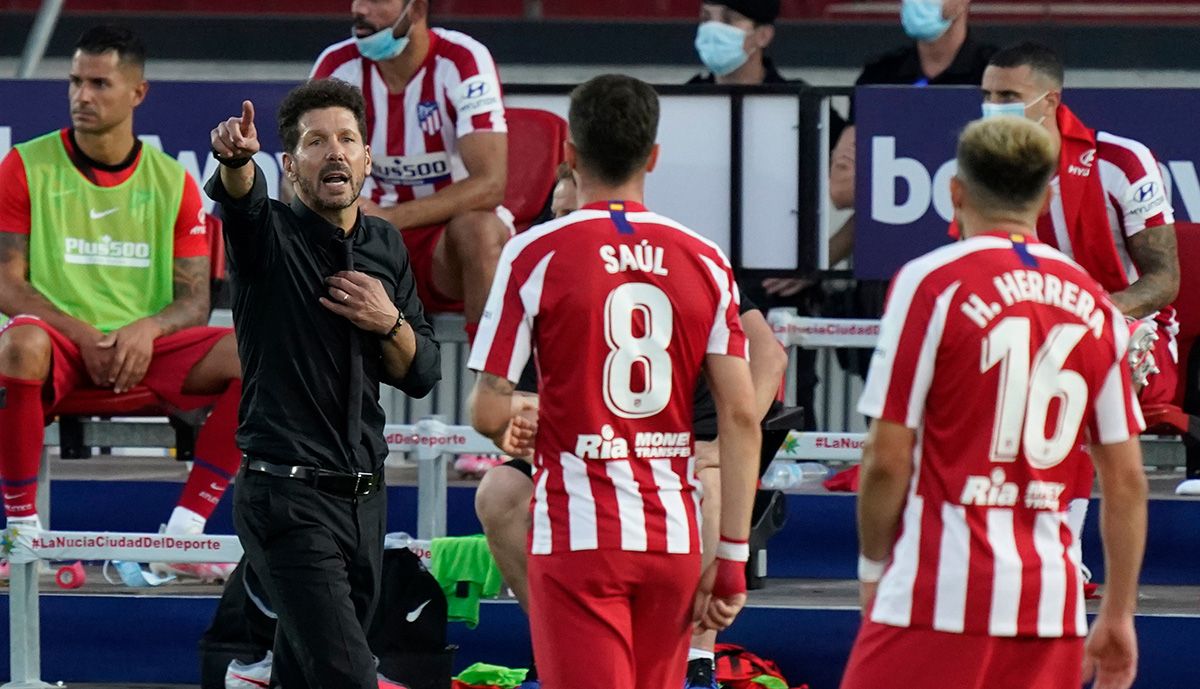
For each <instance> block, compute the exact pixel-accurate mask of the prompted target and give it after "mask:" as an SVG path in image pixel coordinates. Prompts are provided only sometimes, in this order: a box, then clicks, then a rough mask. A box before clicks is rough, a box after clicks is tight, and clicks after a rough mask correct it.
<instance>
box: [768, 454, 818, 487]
mask: <svg viewBox="0 0 1200 689" xmlns="http://www.w3.org/2000/svg"><path fill="white" fill-rule="evenodd" d="M828 475H829V468H828V467H826V466H825V465H824V464H821V463H820V462H792V461H786V460H777V461H774V462H771V466H770V467H768V468H767V473H766V475H765V476H763V478H762V487H763V488H766V489H768V490H784V491H786V490H792V489H795V488H800V487H801V486H804V485H806V484H810V485H811V484H815V483H819V482H821V481H824V480H825V477H826V476H828Z"/></svg>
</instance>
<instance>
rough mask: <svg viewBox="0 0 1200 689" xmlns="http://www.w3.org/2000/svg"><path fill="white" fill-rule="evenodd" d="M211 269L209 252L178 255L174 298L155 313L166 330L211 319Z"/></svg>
mask: <svg viewBox="0 0 1200 689" xmlns="http://www.w3.org/2000/svg"><path fill="white" fill-rule="evenodd" d="M208 273H209V271H208V257H207V256H195V257H193V258H177V259H175V273H174V283H175V300H174V301H172V302H171V303H170V304H168V305H167V307H166V308H165V309H163V310H162V311H160V312H158V315H157V316H156V318H157V319H158V321H159V323H160V324H161V325H162V326H163V329H164V331H165V332H164V334H170V333H173V332H176V331H178V330H182V329H183V328H190V327H195V326H198V325H204V324H205V323H206V322H207V321H208V299H209V293H208V292H209V288H208Z"/></svg>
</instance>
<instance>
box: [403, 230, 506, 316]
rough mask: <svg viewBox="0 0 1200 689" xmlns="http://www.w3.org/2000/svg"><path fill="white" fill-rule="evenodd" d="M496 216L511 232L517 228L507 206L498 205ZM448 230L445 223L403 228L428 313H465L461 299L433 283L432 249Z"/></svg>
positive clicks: (415, 275) (410, 260) (405, 244)
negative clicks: (448, 293) (449, 294)
mask: <svg viewBox="0 0 1200 689" xmlns="http://www.w3.org/2000/svg"><path fill="white" fill-rule="evenodd" d="M496 217H497V218H500V222H502V223H504V225H505V227H507V228H508V233H509V236H512V235H513V234H514V233H515V232H516V230H515V228H514V226H513V214H512V212H511V211H509V210H508V209H507V208H505V207H504V206H497V207H496ZM445 233H446V226H445V225H434V226H431V227H414V228H411V229H404V230H401V231H400V236H401V237H403V238H404V248H405V249H408V260H409V262H410V263H411V264H412V270H413V278H414V279H415V280H416V283H417V296H419V297H421V305H422V306H424V307H425V312H426V313H462V311H463V303H462V300H461V299H453V298H451V297H448V296H446V295H445V294H443V293H442V291H441V290H439V289H438V288H437V286H436V285H434V284H433V251H434V249H436V248H437V243H438V240H440V239H441V238H442V235H443V234H445Z"/></svg>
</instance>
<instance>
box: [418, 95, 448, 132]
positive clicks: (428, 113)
mask: <svg viewBox="0 0 1200 689" xmlns="http://www.w3.org/2000/svg"><path fill="white" fill-rule="evenodd" d="M417 122H418V123H420V125H421V131H423V132H425V134H426V135H428V136H433V135H434V134H437V133H438V132H440V131H442V113H441V111H439V110H438V104H437V101H432V100H423V101H421V102H420V103H417Z"/></svg>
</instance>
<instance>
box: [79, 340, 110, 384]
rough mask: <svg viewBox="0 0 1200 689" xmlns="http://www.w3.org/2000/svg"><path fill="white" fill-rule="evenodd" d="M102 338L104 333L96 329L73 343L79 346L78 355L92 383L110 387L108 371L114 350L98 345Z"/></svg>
mask: <svg viewBox="0 0 1200 689" xmlns="http://www.w3.org/2000/svg"><path fill="white" fill-rule="evenodd" d="M103 339H105V335H104V333H102V332H100V331H99V330H96V331H94V333H93V334H91V335H90V336H88V337H85V338H84V339H82V340H80V341H78V342H76V343H75V344H76V345H78V347H79V355H80V357H81V358H82V359H83V366H84V368H85V369H87V374H88V378H90V379H91V381H92V385H95V386H96V387H98V388H110V387H112V383H109V382H108V372H109V370H110V369H111V368H112V362H113V354H114V352H113V349H112V347H101V346H100V341H101V340H103Z"/></svg>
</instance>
